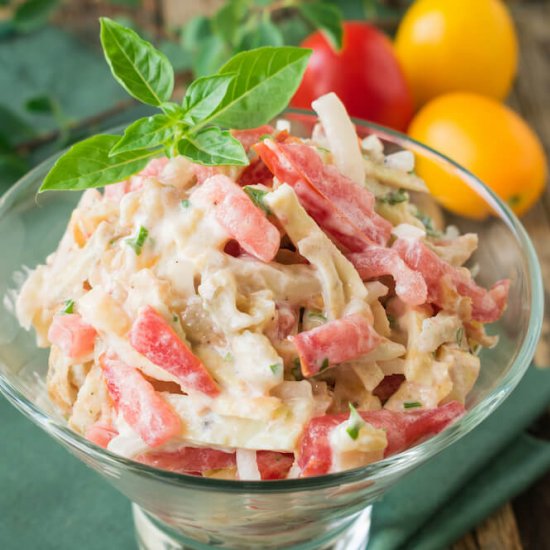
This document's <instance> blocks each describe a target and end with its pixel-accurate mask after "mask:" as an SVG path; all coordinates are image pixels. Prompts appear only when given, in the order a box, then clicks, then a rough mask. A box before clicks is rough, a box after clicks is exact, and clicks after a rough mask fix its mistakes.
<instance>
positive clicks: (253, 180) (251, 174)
mask: <svg viewBox="0 0 550 550" xmlns="http://www.w3.org/2000/svg"><path fill="white" fill-rule="evenodd" d="M237 183H238V184H239V185H240V186H241V187H244V186H245V185H256V184H257V183H263V184H264V185H266V186H267V187H271V185H272V184H273V174H272V173H271V172H270V171H269V168H268V167H267V166H266V165H265V164H264V161H263V160H262V159H260V158H256V159H254V160H253V161H251V162H250V164H249V165H248V166H246V167H245V168H244V170H243V171H242V172H241V175H240V176H239V178H238V179H237Z"/></svg>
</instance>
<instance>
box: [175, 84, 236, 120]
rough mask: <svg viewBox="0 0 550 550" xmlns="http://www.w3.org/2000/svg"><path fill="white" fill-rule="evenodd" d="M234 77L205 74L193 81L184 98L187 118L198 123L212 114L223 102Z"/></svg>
mask: <svg viewBox="0 0 550 550" xmlns="http://www.w3.org/2000/svg"><path fill="white" fill-rule="evenodd" d="M234 78H235V75H233V74H227V75H225V74H224V75H214V76H203V77H202V78H199V79H197V80H195V82H192V83H191V85H190V86H189V88H187V92H186V94H185V97H184V98H183V108H184V109H185V111H186V113H185V115H186V118H187V119H188V120H189V121H190V122H191V123H192V124H196V123H197V122H199V121H201V120H203V119H204V118H206V117H207V116H209V115H211V114H212V113H213V112H214V110H215V109H216V108H217V107H218V105H219V104H220V103H221V102H222V100H223V98H224V96H225V94H226V93H227V88H228V87H229V84H231V81H232V80H233V79H234Z"/></svg>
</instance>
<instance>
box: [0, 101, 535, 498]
mask: <svg viewBox="0 0 550 550" xmlns="http://www.w3.org/2000/svg"><path fill="white" fill-rule="evenodd" d="M285 113H288V114H290V115H291V116H292V115H299V116H304V115H305V116H307V117H310V118H311V117H315V118H316V116H317V115H316V114H315V113H314V112H313V111H308V110H304V109H286V110H285V111H284V112H283V113H281V115H283V116H284V114H285ZM281 115H279V118H280V116H281ZM352 120H353V122H354V123H355V124H356V125H357V126H360V127H363V128H367V129H368V130H374V133H375V134H376V135H377V136H378V137H381V138H382V139H384V138H386V139H388V141H390V142H392V143H394V144H396V145H398V146H399V147H402V148H404V149H405V148H407V149H409V150H411V149H412V150H413V151H416V150H418V151H422V152H423V153H424V154H425V155H426V156H428V157H433V158H435V159H439V160H443V161H444V162H446V163H447V164H449V165H451V166H452V167H453V169H454V170H455V171H456V173H457V174H458V175H459V176H460V177H461V178H462V179H463V180H465V181H466V182H467V184H468V185H470V186H471V187H473V188H474V189H475V191H476V192H478V194H480V195H481V196H482V198H483V199H484V200H485V201H486V202H488V203H489V204H490V205H491V206H492V207H493V209H494V210H495V212H496V213H497V214H498V217H499V218H500V219H501V220H502V221H503V222H504V223H505V224H506V225H507V227H508V228H509V229H510V231H511V232H512V234H513V235H514V236H515V238H516V240H517V241H518V243H519V245H520V246H521V248H522V250H523V251H524V256H525V258H526V260H527V269H528V273H529V277H530V280H529V283H530V288H531V303H530V306H531V314H530V317H529V324H528V327H527V336H526V338H525V339H524V341H523V342H522V344H521V346H520V349H519V351H518V353H517V356H516V359H515V361H514V362H513V363H512V365H511V366H510V368H509V370H508V372H507V373H506V374H505V375H504V376H503V378H502V380H501V381H500V383H499V384H498V386H497V387H495V388H493V389H492V390H491V391H490V392H489V393H488V394H487V395H486V396H485V397H484V398H483V400H482V401H480V402H479V403H478V404H477V405H475V406H474V407H473V408H472V409H470V410H467V411H466V414H465V415H464V416H463V417H461V418H460V419H458V420H457V421H456V422H454V423H453V424H451V425H450V426H449V427H447V428H446V429H445V430H444V431H443V432H441V433H439V434H437V435H435V436H432V437H430V438H429V439H427V440H426V441H424V442H422V443H419V444H417V445H415V446H413V447H411V448H409V449H406V450H405V451H402V452H400V453H397V454H395V455H392V456H390V457H387V458H384V459H382V460H380V461H378V462H374V463H371V464H368V465H367V466H363V467H360V468H355V469H352V470H345V471H343V472H338V473H332V474H325V475H322V476H315V477H306V478H298V479H284V480H262V481H240V480H224V479H212V478H204V477H198V476H190V475H187V474H179V473H176V472H170V471H167V470H161V469H158V468H154V467H152V466H148V465H146V464H141V463H139V462H135V461H133V460H131V459H127V458H124V457H122V456H119V455H116V454H114V453H112V452H110V451H108V450H106V449H102V448H101V447H98V446H96V445H95V444H93V443H91V442H90V441H88V440H87V439H85V438H84V437H83V436H81V435H80V434H78V433H76V432H74V431H73V430H71V429H70V428H69V427H68V426H67V425H63V424H62V423H60V422H58V421H57V420H56V419H54V418H52V417H50V416H48V415H47V414H46V413H45V412H43V411H42V410H41V409H40V408H39V407H38V406H37V405H35V404H34V403H33V402H32V401H30V400H28V399H27V398H26V397H25V396H24V395H23V394H22V393H21V392H20V391H19V390H18V389H17V388H15V387H14V386H13V385H12V384H11V383H10V382H9V380H8V379H7V378H6V377H4V375H3V374H2V373H0V392H1V393H2V394H3V395H4V396H5V397H6V398H7V399H8V401H10V402H11V403H12V404H13V405H14V406H15V407H16V408H17V409H19V410H20V411H21V412H23V413H24V414H25V416H27V417H28V418H30V419H31V420H32V421H33V422H34V423H35V424H37V425H39V426H41V427H43V428H44V429H45V431H46V432H47V433H48V434H50V435H54V436H56V437H57V438H59V439H60V440H61V441H62V442H63V443H64V444H65V445H66V446H68V447H69V448H71V449H74V450H76V451H78V452H80V453H85V454H86V455H88V457H90V458H93V459H94V460H98V461H99V462H101V463H104V464H107V465H109V466H111V467H121V468H124V469H126V470H129V471H131V472H132V473H135V474H137V475H142V476H146V477H148V478H150V479H155V480H157V481H160V482H164V483H170V484H173V485H178V486H181V487H187V488H194V489H202V490H206V491H220V490H221V491H225V492H228V493H243V492H247V493H265V492H273V493H281V492H291V491H300V490H307V489H322V488H329V487H335V486H338V485H343V484H349V483H354V482H360V481H371V480H375V479H376V478H377V477H382V476H392V475H395V474H397V473H399V471H401V470H402V469H403V468H404V467H406V466H411V464H413V465H414V464H415V463H417V459H418V462H424V461H425V460H427V459H428V458H430V457H431V456H433V455H435V454H437V453H438V452H440V451H442V450H443V449H445V448H446V447H448V446H449V445H451V444H452V443H454V442H455V441H457V440H458V439H460V438H461V437H462V436H463V435H465V434H466V433H468V432H469V431H471V430H472V429H474V428H475V427H476V426H477V425H478V424H480V423H481V422H482V421H483V420H485V418H487V417H488V416H489V415H490V414H491V413H492V412H493V411H494V410H495V409H496V408H497V407H498V406H499V405H500V404H501V403H502V402H503V401H504V399H505V398H506V397H507V396H508V395H509V394H510V393H511V392H512V390H513V389H514V388H515V387H516V386H517V384H518V383H519V381H520V380H521V378H522V376H523V375H524V373H525V371H526V370H527V368H528V367H529V365H530V363H531V360H532V358H533V355H534V352H535V347H536V345H537V342H538V340H539V337H540V333H541V330H542V321H543V310H544V306H543V303H544V301H543V296H544V290H543V283H542V274H541V270H540V265H539V262H538V258H537V255H536V252H535V249H534V247H533V244H532V242H531V239H530V237H529V236H528V234H527V232H526V230H525V228H524V227H523V225H522V224H521V222H520V221H519V220H518V218H517V217H516V216H515V214H514V213H513V212H512V211H511V209H510V208H509V207H508V206H507V205H506V204H505V203H504V202H503V201H502V200H501V199H500V198H499V197H498V196H497V195H496V194H495V193H494V192H493V191H492V190H491V189H489V188H488V187H487V186H486V185H485V184H484V183H483V182H482V181H481V180H480V179H479V178H477V177H476V176H474V175H473V174H472V173H471V172H469V171H468V170H466V169H465V168H463V167H462V166H461V165H459V164H458V163H457V162H455V161H453V160H452V159H450V158H449V157H447V156H445V155H443V154H442V153H440V152H438V151H436V150H435V149H433V148H431V147H428V146H426V145H424V144H422V143H420V142H418V141H416V140H414V139H412V138H410V137H409V136H407V135H406V134H403V133H401V132H398V131H396V130H393V129H391V128H387V127H385V126H382V125H380V124H376V123H373V122H369V121H366V120H361V119H358V118H352ZM122 128H123V126H118V127H115V128H113V129H110V130H108V131H107V133H117V132H120V130H121V129H122ZM411 146H412V147H411ZM66 150H67V149H65V151H66ZM63 153H64V151H61V152H59V153H56V154H54V155H52V156H50V157H49V158H47V159H46V160H44V161H42V162H41V163H40V164H39V165H37V166H36V167H35V168H33V169H32V170H31V171H29V172H28V173H27V174H25V175H24V176H23V177H22V178H21V179H20V180H19V181H17V182H16V183H15V184H14V185H13V186H12V187H11V188H10V189H9V190H8V191H6V192H5V193H4V195H2V196H1V197H0V216H2V214H3V210H4V209H5V207H6V204H8V202H9V201H11V200H12V199H15V198H16V197H17V195H18V192H19V190H20V189H21V188H24V187H27V186H30V185H33V184H35V180H36V178H37V177H38V176H39V175H40V174H42V173H43V172H45V170H47V169H49V168H50V167H51V166H52V165H53V163H54V162H55V161H56V160H57V158H58V157H59V156H61V155H62V154H63ZM87 462H88V463H90V460H87Z"/></svg>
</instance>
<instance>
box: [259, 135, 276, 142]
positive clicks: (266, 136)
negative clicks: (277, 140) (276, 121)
mask: <svg viewBox="0 0 550 550" xmlns="http://www.w3.org/2000/svg"><path fill="white" fill-rule="evenodd" d="M272 138H273V136H272V135H271V134H262V135H261V136H260V141H263V140H264V139H272Z"/></svg>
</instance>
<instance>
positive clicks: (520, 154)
mask: <svg viewBox="0 0 550 550" xmlns="http://www.w3.org/2000/svg"><path fill="white" fill-rule="evenodd" d="M409 135H410V136H411V137H412V138H414V139H416V140H418V141H420V142H422V143H424V144H426V145H428V146H430V147H431V148H433V149H436V150H437V151H440V152H441V153H443V154H445V155H447V156H448V157H450V158H451V159H453V160H455V161H456V162H458V163H459V164H461V165H462V166H464V167H465V168H467V169H468V170H470V171H471V172H472V173H473V174H474V175H476V176H477V177H478V178H479V179H480V180H481V181H483V182H484V183H485V184H487V185H488V186H489V187H490V188H491V189H493V191H495V192H496V193H497V195H499V196H500V197H501V198H502V199H503V200H505V201H506V202H508V204H509V205H510V206H511V207H512V209H513V210H514V211H515V212H516V213H517V214H518V215H520V214H522V213H523V212H525V211H526V210H527V209H528V208H529V207H530V206H531V205H532V204H533V203H534V202H535V201H536V200H537V199H538V197H539V196H540V195H541V193H542V191H543V189H544V185H545V182H546V176H547V165H546V158H545V155H544V150H543V148H542V145H541V143H540V141H539V139H538V138H537V136H536V135H535V133H534V132H533V131H532V130H531V129H530V128H529V126H527V124H526V122H525V121H524V120H523V119H522V118H520V117H519V116H518V115H517V114H516V113H514V112H513V111H512V110H510V109H509V108H508V107H506V106H504V105H502V104H500V103H498V102H497V101H495V100H494V99H490V98H487V97H484V96H480V95H477V94H471V93H460V92H457V93H452V94H446V95H442V96H440V97H438V98H436V99H434V100H432V101H431V102H430V103H428V104H427V105H425V106H424V107H423V108H422V109H421V110H420V112H419V113H418V114H417V115H416V116H415V118H414V119H413V121H412V122H411V125H410V126H409ZM416 170H417V173H418V175H419V176H420V177H422V178H424V180H425V181H426V184H427V185H428V187H429V188H430V191H431V192H432V193H433V195H434V196H435V197H436V199H437V200H438V201H439V202H440V203H441V204H443V205H444V206H445V207H446V208H448V209H449V210H451V211H453V212H455V213H457V214H461V215H464V216H468V217H471V218H476V219H483V218H484V217H486V216H487V215H488V214H489V213H490V210H489V209H488V208H487V206H486V205H485V204H484V203H483V201H482V200H481V199H480V198H479V197H478V196H477V195H476V194H475V193H474V192H473V191H471V190H470V188H469V187H468V186H467V185H466V184H465V183H464V182H462V181H461V179H460V178H459V177H458V176H456V175H454V174H452V173H451V172H450V171H449V169H448V168H444V167H443V166H442V164H441V163H438V162H436V161H434V160H428V159H427V158H417V165H416Z"/></svg>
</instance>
